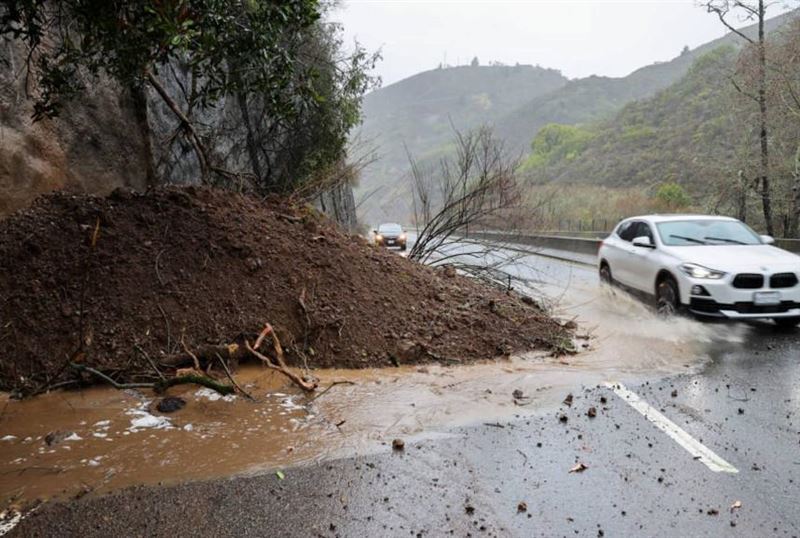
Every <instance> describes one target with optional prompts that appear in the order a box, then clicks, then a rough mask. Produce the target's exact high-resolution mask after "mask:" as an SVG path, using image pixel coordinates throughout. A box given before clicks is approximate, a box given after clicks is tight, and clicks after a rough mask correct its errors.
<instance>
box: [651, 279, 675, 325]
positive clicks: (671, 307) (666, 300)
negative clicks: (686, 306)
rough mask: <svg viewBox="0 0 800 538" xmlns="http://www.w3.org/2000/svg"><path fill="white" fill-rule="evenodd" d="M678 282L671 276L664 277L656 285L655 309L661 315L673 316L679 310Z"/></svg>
mask: <svg viewBox="0 0 800 538" xmlns="http://www.w3.org/2000/svg"><path fill="white" fill-rule="evenodd" d="M680 304H681V303H680V294H679V293H678V283H677V282H675V279H674V278H672V277H664V278H663V279H662V280H661V281H660V282H659V283H658V286H656V310H657V311H658V313H659V314H661V315H662V316H673V315H675V314H677V313H678V311H679V310H680Z"/></svg>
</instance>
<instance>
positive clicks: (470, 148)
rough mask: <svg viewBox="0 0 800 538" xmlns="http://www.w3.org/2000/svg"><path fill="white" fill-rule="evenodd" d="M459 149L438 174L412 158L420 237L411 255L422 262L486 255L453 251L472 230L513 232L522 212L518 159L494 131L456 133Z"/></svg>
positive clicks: (415, 212) (483, 251)
mask: <svg viewBox="0 0 800 538" xmlns="http://www.w3.org/2000/svg"><path fill="white" fill-rule="evenodd" d="M455 145H456V153H455V155H453V156H452V157H448V158H445V159H443V160H442V161H441V163H440V168H439V170H431V169H423V168H422V167H421V166H420V165H419V163H418V162H417V161H415V160H414V159H413V157H411V156H410V155H409V159H410V161H411V175H412V180H413V189H414V191H413V196H414V198H413V203H414V220H415V226H416V227H417V229H418V230H419V235H418V237H417V240H416V242H415V243H414V247H413V248H412V249H411V251H410V252H409V254H408V257H409V258H410V259H412V260H416V261H418V262H420V263H429V264H432V265H441V264H443V263H445V262H446V261H449V260H453V259H459V260H463V258H465V257H467V258H468V257H470V256H473V257H478V256H479V255H480V254H483V253H485V251H486V249H485V248H483V247H482V246H481V247H476V246H475V245H474V244H473V247H476V248H475V249H474V250H472V251H470V252H469V253H466V252H464V251H462V250H459V251H458V252H457V255H453V253H452V252H451V249H452V248H453V246H454V245H460V244H462V243H464V241H465V239H464V238H463V235H464V234H465V233H466V232H468V230H469V228H470V227H472V228H473V229H474V228H475V227H488V228H492V229H509V227H510V226H511V225H512V223H513V222H514V221H515V220H516V219H515V217H516V216H517V215H516V210H517V209H519V208H520V202H521V185H520V184H519V178H518V176H517V169H518V164H519V161H518V160H517V159H510V158H509V157H508V156H507V154H506V151H505V148H504V145H503V143H502V142H501V141H499V140H497V139H496V138H495V137H494V135H493V134H492V132H491V130H490V129H489V128H487V127H481V128H479V129H476V130H474V131H470V132H467V133H460V132H457V131H456V133H455ZM461 265H463V264H461ZM461 265H460V267H461ZM465 267H466V266H463V267H461V268H465Z"/></svg>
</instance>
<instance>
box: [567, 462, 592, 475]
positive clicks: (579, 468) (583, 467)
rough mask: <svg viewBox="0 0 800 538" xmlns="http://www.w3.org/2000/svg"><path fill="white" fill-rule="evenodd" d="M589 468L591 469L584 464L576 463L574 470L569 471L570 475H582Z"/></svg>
mask: <svg viewBox="0 0 800 538" xmlns="http://www.w3.org/2000/svg"><path fill="white" fill-rule="evenodd" d="M588 468H589V467H587V466H586V465H584V464H583V463H580V462H579V463H576V464H575V466H574V467H573V468H572V469H570V470H569V472H570V473H582V472H583V471H585V470H586V469H588Z"/></svg>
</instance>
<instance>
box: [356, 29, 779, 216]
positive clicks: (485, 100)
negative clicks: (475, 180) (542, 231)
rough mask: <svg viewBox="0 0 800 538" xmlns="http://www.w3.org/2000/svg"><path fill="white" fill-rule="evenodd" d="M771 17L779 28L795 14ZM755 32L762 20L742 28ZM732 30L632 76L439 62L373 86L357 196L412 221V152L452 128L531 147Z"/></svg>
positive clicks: (667, 72)
mask: <svg viewBox="0 0 800 538" xmlns="http://www.w3.org/2000/svg"><path fill="white" fill-rule="evenodd" d="M792 16H793V14H784V15H781V16H778V17H775V18H773V19H770V20H769V21H767V31H770V32H771V31H773V30H775V29H777V28H779V27H781V26H782V25H783V24H785V23H786V21H787V20H788V19H789V18H790V17H792ZM743 31H744V32H745V33H746V34H749V35H754V34H755V32H756V27H755V26H748V27H746V28H744V29H743ZM741 44H742V39H741V38H740V37H739V36H737V35H735V34H733V33H730V34H728V35H726V36H724V37H722V38H720V39H717V40H714V41H712V42H709V43H706V44H705V45H702V46H700V47H697V48H696V49H693V50H689V51H685V52H683V53H682V54H681V55H679V56H677V57H676V58H674V59H672V60H670V61H668V62H660V63H655V64H653V65H649V66H646V67H643V68H641V69H638V70H636V71H634V72H633V73H631V74H630V75H628V76H626V77H621V78H611V77H599V76H591V77H587V78H583V79H576V80H567V79H565V78H564V77H563V76H562V75H561V74H560V73H559V72H558V71H554V70H552V69H542V68H538V67H531V66H515V67H498V66H489V67H469V66H462V67H456V68H444V69H436V70H433V71H427V72H424V73H420V74H418V75H415V76H413V77H410V78H408V79H405V80H402V81H400V82H397V83H395V84H392V85H390V86H387V87H385V88H382V89H379V90H377V91H375V92H372V93H370V94H369V95H368V96H367V97H366V99H365V102H364V109H363V112H364V124H363V126H362V130H361V137H362V139H364V140H367V141H369V142H371V143H372V144H374V145H375V146H376V147H377V151H378V161H377V162H376V163H374V164H372V165H371V166H369V167H368V168H367V169H366V170H365V171H364V173H363V174H362V179H361V184H360V185H359V186H358V188H357V189H356V196H357V198H361V199H363V200H365V201H364V202H363V204H362V205H361V207H360V208H359V213H360V216H361V218H362V220H364V221H365V222H368V223H375V222H378V221H383V220H397V221H406V222H407V221H408V220H409V218H410V215H411V209H410V208H411V187H410V181H409V179H410V178H409V177H408V157H407V154H408V153H411V154H412V155H413V156H414V157H415V158H416V159H418V160H421V161H423V162H427V163H434V162H435V161H437V160H438V159H439V158H440V157H442V156H444V155H446V154H447V153H448V151H450V150H451V146H450V141H451V139H452V135H453V128H456V129H459V130H467V129H471V128H474V127H476V126H478V125H481V124H489V125H492V126H493V127H494V129H495V131H496V133H497V134H498V136H500V137H502V138H503V139H505V140H506V142H507V145H508V147H509V148H510V149H511V150H513V151H526V152H527V150H528V148H529V145H530V142H531V140H532V139H533V138H534V136H535V135H536V133H537V132H538V131H539V130H540V129H541V128H542V127H544V126H545V125H547V124H550V123H560V124H573V125H574V124H585V123H588V122H596V121H600V120H603V119H608V118H612V117H613V116H614V114H615V113H616V112H618V111H619V110H620V109H622V107H624V106H625V105H626V104H628V103H631V102H634V101H636V100H641V99H647V98H649V97H652V96H653V95H655V94H656V93H657V92H659V91H661V90H664V89H666V88H668V87H669V86H670V85H672V84H674V83H676V82H678V81H679V80H680V79H681V78H682V77H684V76H685V75H686V74H687V73H688V72H689V70H690V67H691V66H692V64H693V62H695V61H696V60H697V59H698V58H700V57H701V56H703V55H705V54H707V53H708V52H710V51H712V50H714V49H717V48H719V47H721V46H725V45H728V46H731V47H733V48H738V47H740V46H741Z"/></svg>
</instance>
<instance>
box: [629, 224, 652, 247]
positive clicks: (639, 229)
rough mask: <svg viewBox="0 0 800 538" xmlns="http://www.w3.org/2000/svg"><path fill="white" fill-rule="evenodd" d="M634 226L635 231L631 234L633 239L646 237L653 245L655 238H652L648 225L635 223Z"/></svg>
mask: <svg viewBox="0 0 800 538" xmlns="http://www.w3.org/2000/svg"><path fill="white" fill-rule="evenodd" d="M636 224H637V226H636V231H635V233H634V234H633V239H636V238H637V237H647V238H648V239H650V242H651V243H652V244H654V245H655V244H656V241H655V237H654V236H653V230H652V229H651V228H650V225H649V224H647V223H646V222H637V223H636Z"/></svg>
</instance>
